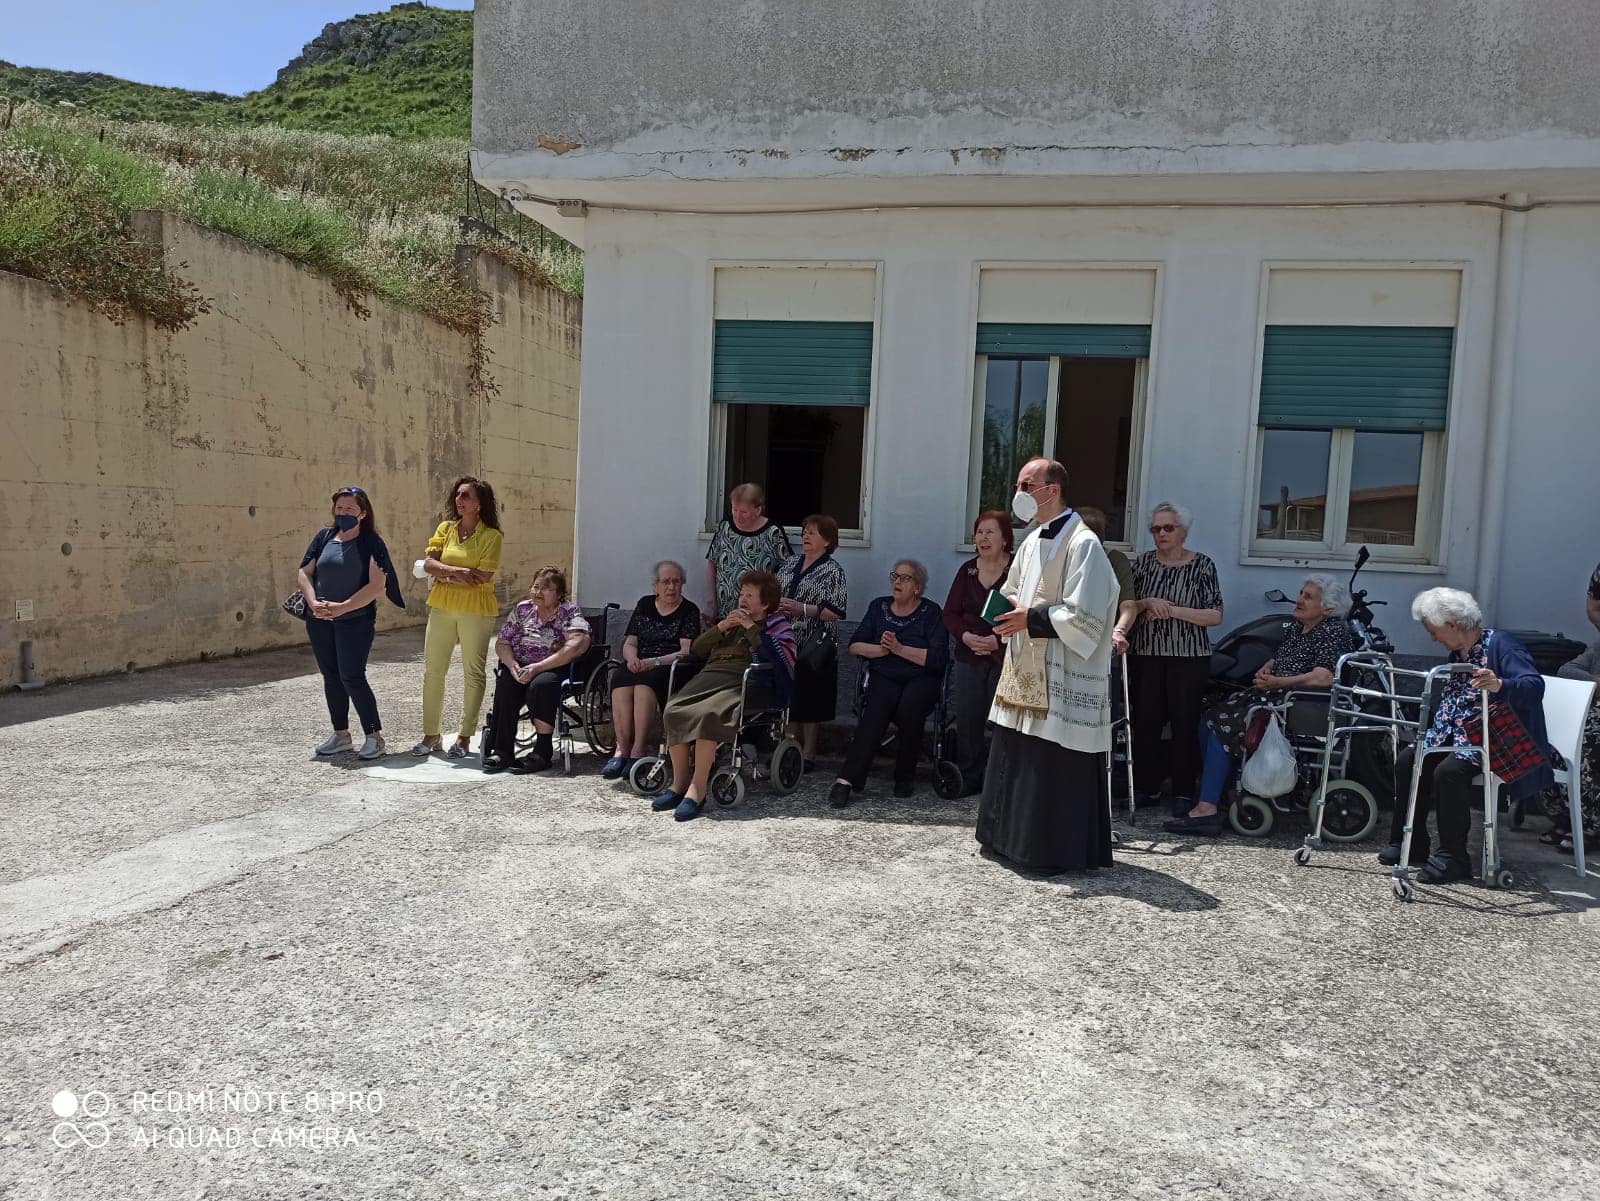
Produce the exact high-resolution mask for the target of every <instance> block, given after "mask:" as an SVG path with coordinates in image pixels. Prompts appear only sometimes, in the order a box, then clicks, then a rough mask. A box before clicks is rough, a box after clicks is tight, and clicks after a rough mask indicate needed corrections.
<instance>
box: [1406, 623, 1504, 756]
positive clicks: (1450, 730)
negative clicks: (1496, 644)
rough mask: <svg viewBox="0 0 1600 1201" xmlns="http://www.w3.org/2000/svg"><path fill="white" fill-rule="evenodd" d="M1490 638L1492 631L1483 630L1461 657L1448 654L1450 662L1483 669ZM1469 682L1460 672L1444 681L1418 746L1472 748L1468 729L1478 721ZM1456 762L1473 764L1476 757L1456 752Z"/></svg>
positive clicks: (1477, 699)
mask: <svg viewBox="0 0 1600 1201" xmlns="http://www.w3.org/2000/svg"><path fill="white" fill-rule="evenodd" d="M1493 636H1494V631H1493V630H1487V629H1486V630H1484V631H1483V633H1482V634H1480V635H1479V637H1478V641H1476V642H1474V643H1473V644H1472V645H1471V646H1470V647H1469V648H1467V651H1466V653H1465V654H1460V653H1458V652H1456V651H1451V652H1450V662H1452V663H1470V664H1471V665H1472V666H1473V667H1479V668H1487V667H1488V666H1489V639H1490V638H1492V637H1493ZM1471 681H1472V677H1471V676H1470V675H1469V674H1468V673H1466V672H1464V671H1463V672H1457V673H1455V674H1453V675H1450V676H1448V677H1446V679H1445V682H1444V690H1443V692H1442V693H1440V696H1439V705H1438V708H1436V709H1435V710H1434V711H1433V724H1431V725H1430V726H1429V727H1428V731H1427V733H1425V734H1424V735H1423V736H1422V746H1423V748H1424V749H1425V750H1426V749H1429V748H1432V747H1436V746H1458V747H1462V748H1467V747H1474V746H1476V743H1474V742H1473V740H1472V735H1471V732H1470V726H1471V725H1472V724H1473V723H1475V722H1476V721H1477V720H1478V707H1479V704H1480V703H1481V699H1480V697H1479V696H1478V690H1477V689H1476V688H1474V687H1473V686H1472V683H1471ZM1456 758H1458V759H1466V760H1469V761H1472V762H1477V759H1478V755H1477V752H1476V751H1475V750H1466V749H1463V750H1459V751H1457V752H1456Z"/></svg>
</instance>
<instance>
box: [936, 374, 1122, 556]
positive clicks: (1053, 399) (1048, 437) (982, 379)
mask: <svg viewBox="0 0 1600 1201" xmlns="http://www.w3.org/2000/svg"><path fill="white" fill-rule="evenodd" d="M1151 349H1152V352H1153V351H1154V344H1153V342H1152V347H1151ZM992 357H994V358H999V359H1003V360H1004V361H1006V362H1015V361H1017V360H1018V359H1029V358H1031V359H1033V360H1034V361H1035V362H1037V361H1038V358H1039V357H1041V356H1035V355H995V356H992ZM1072 357H1073V356H1071V355H1059V354H1053V355H1050V356H1048V358H1049V361H1050V374H1049V378H1048V380H1047V381H1046V383H1045V396H1046V398H1047V400H1048V403H1047V404H1046V406H1045V414H1044V444H1045V446H1047V447H1049V446H1054V445H1055V441H1056V434H1057V431H1058V428H1059V421H1060V411H1061V365H1062V362H1063V360H1065V359H1068V358H1072ZM990 358H991V356H990V355H986V354H979V355H974V356H973V367H972V424H971V429H970V430H969V431H968V438H967V512H968V513H971V514H974V515H975V514H976V513H977V512H978V507H977V506H978V497H979V496H980V495H981V494H982V492H983V411H984V403H985V400H986V399H987V390H988V382H989V360H990ZM1149 399H1150V359H1149V357H1148V356H1146V357H1144V358H1138V359H1134V360H1133V404H1132V409H1131V412H1130V413H1129V419H1128V499H1127V504H1126V506H1125V508H1124V512H1123V523H1122V527H1123V529H1125V530H1127V531H1128V532H1129V533H1131V534H1133V535H1134V536H1135V537H1133V538H1126V539H1123V540H1122V541H1120V542H1115V541H1109V540H1108V541H1107V542H1106V545H1107V546H1109V547H1112V548H1113V549H1115V550H1122V551H1132V550H1133V549H1134V541H1135V539H1136V538H1137V533H1138V520H1137V515H1138V514H1139V512H1140V502H1141V499H1142V497H1141V491H1142V489H1143V487H1144V471H1143V468H1144V458H1145V456H1144V434H1145V420H1146V415H1147V410H1148V407H1149ZM956 549H957V550H958V551H963V552H965V551H970V550H972V549H973V544H972V531H971V530H967V531H965V535H964V540H963V541H962V543H961V544H960V545H958V546H957V547H956Z"/></svg>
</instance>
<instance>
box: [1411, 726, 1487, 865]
mask: <svg viewBox="0 0 1600 1201" xmlns="http://www.w3.org/2000/svg"><path fill="white" fill-rule="evenodd" d="M1415 762H1416V748H1415V747H1409V746H1408V747H1407V748H1406V749H1405V750H1403V751H1401V752H1400V755H1399V757H1398V758H1396V759H1395V762H1394V796H1395V804H1394V820H1393V821H1392V822H1391V823H1390V825H1389V835H1390V841H1391V842H1399V841H1400V838H1401V836H1402V835H1403V834H1404V833H1405V829H1406V797H1407V796H1408V795H1410V788H1411V769H1412V766H1413V765H1414V764H1415ZM1482 771H1483V769H1482V768H1481V767H1480V766H1479V765H1478V764H1477V763H1475V762H1473V761H1472V760H1470V759H1458V758H1456V757H1455V756H1454V755H1429V756H1428V758H1427V759H1426V760H1425V761H1424V762H1423V764H1422V777H1421V779H1419V780H1418V781H1417V814H1416V817H1415V818H1413V819H1412V823H1411V842H1412V845H1413V846H1416V845H1419V844H1420V845H1421V846H1423V847H1427V846H1428V845H1429V842H1428V811H1429V810H1430V809H1431V810H1433V815H1434V822H1435V824H1436V825H1437V826H1438V827H1439V850H1440V851H1441V852H1442V853H1444V854H1446V855H1449V856H1450V858H1452V859H1454V860H1456V861H1457V862H1459V863H1463V864H1468V865H1470V864H1471V863H1472V860H1471V859H1469V858H1467V835H1468V834H1469V833H1471V831H1472V798H1473V797H1474V796H1482V795H1483V785H1482V784H1474V783H1473V780H1475V779H1476V778H1477V777H1478V776H1479V775H1480V774H1481V773H1482Z"/></svg>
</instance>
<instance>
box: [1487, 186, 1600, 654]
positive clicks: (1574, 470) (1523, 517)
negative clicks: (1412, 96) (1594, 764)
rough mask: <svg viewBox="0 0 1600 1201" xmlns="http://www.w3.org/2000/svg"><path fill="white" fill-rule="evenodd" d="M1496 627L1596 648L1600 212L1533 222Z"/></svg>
mask: <svg viewBox="0 0 1600 1201" xmlns="http://www.w3.org/2000/svg"><path fill="white" fill-rule="evenodd" d="M1526 238H1527V241H1526V243H1525V246H1524V255H1525V258H1524V270H1523V279H1522V308H1521V320H1520V322H1519V324H1518V337H1517V360H1516V385H1515V389H1514V391H1515V397H1516V403H1515V406H1514V417H1513V420H1512V427H1511V457H1510V468H1509V471H1510V474H1509V482H1508V488H1507V512H1506V524H1505V539H1504V541H1503V544H1502V557H1501V570H1500V584H1499V589H1498V592H1499V596H1498V598H1497V600H1496V601H1495V603H1494V611H1495V619H1496V620H1498V621H1500V622H1502V623H1503V624H1506V625H1509V626H1517V627H1521V628H1524V629H1540V630H1547V631H1560V632H1564V633H1565V634H1566V635H1567V636H1568V637H1569V638H1576V639H1579V640H1580V641H1584V642H1587V641H1590V640H1591V639H1593V638H1594V637H1595V631H1594V628H1593V627H1592V626H1590V625H1589V623H1588V621H1587V620H1586V619H1585V617H1584V609H1583V595H1584V588H1585V586H1586V584H1587V582H1588V579H1589V573H1590V572H1592V571H1593V570H1594V567H1595V563H1596V561H1600V532H1597V531H1596V528H1595V515H1596V514H1597V513H1600V208H1569V209H1561V208H1553V209H1542V210H1537V211H1535V212H1533V213H1531V214H1529V216H1528V229H1527V235H1526Z"/></svg>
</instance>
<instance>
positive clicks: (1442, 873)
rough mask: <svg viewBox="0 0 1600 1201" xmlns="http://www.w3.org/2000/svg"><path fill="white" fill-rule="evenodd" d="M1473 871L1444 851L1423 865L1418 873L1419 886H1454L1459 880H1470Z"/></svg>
mask: <svg viewBox="0 0 1600 1201" xmlns="http://www.w3.org/2000/svg"><path fill="white" fill-rule="evenodd" d="M1471 878H1472V869H1471V868H1470V867H1468V866H1467V865H1466V864H1465V863H1463V862H1462V861H1461V860H1459V859H1457V858H1456V857H1455V856H1454V855H1446V854H1445V853H1444V852H1443V851H1441V852H1439V854H1437V855H1435V856H1434V857H1433V858H1432V859H1430V860H1428V862H1427V863H1425V864H1423V865H1422V870H1421V871H1419V872H1418V873H1417V883H1418V884H1453V883H1455V882H1456V881H1457V880H1470V879H1471Z"/></svg>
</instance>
